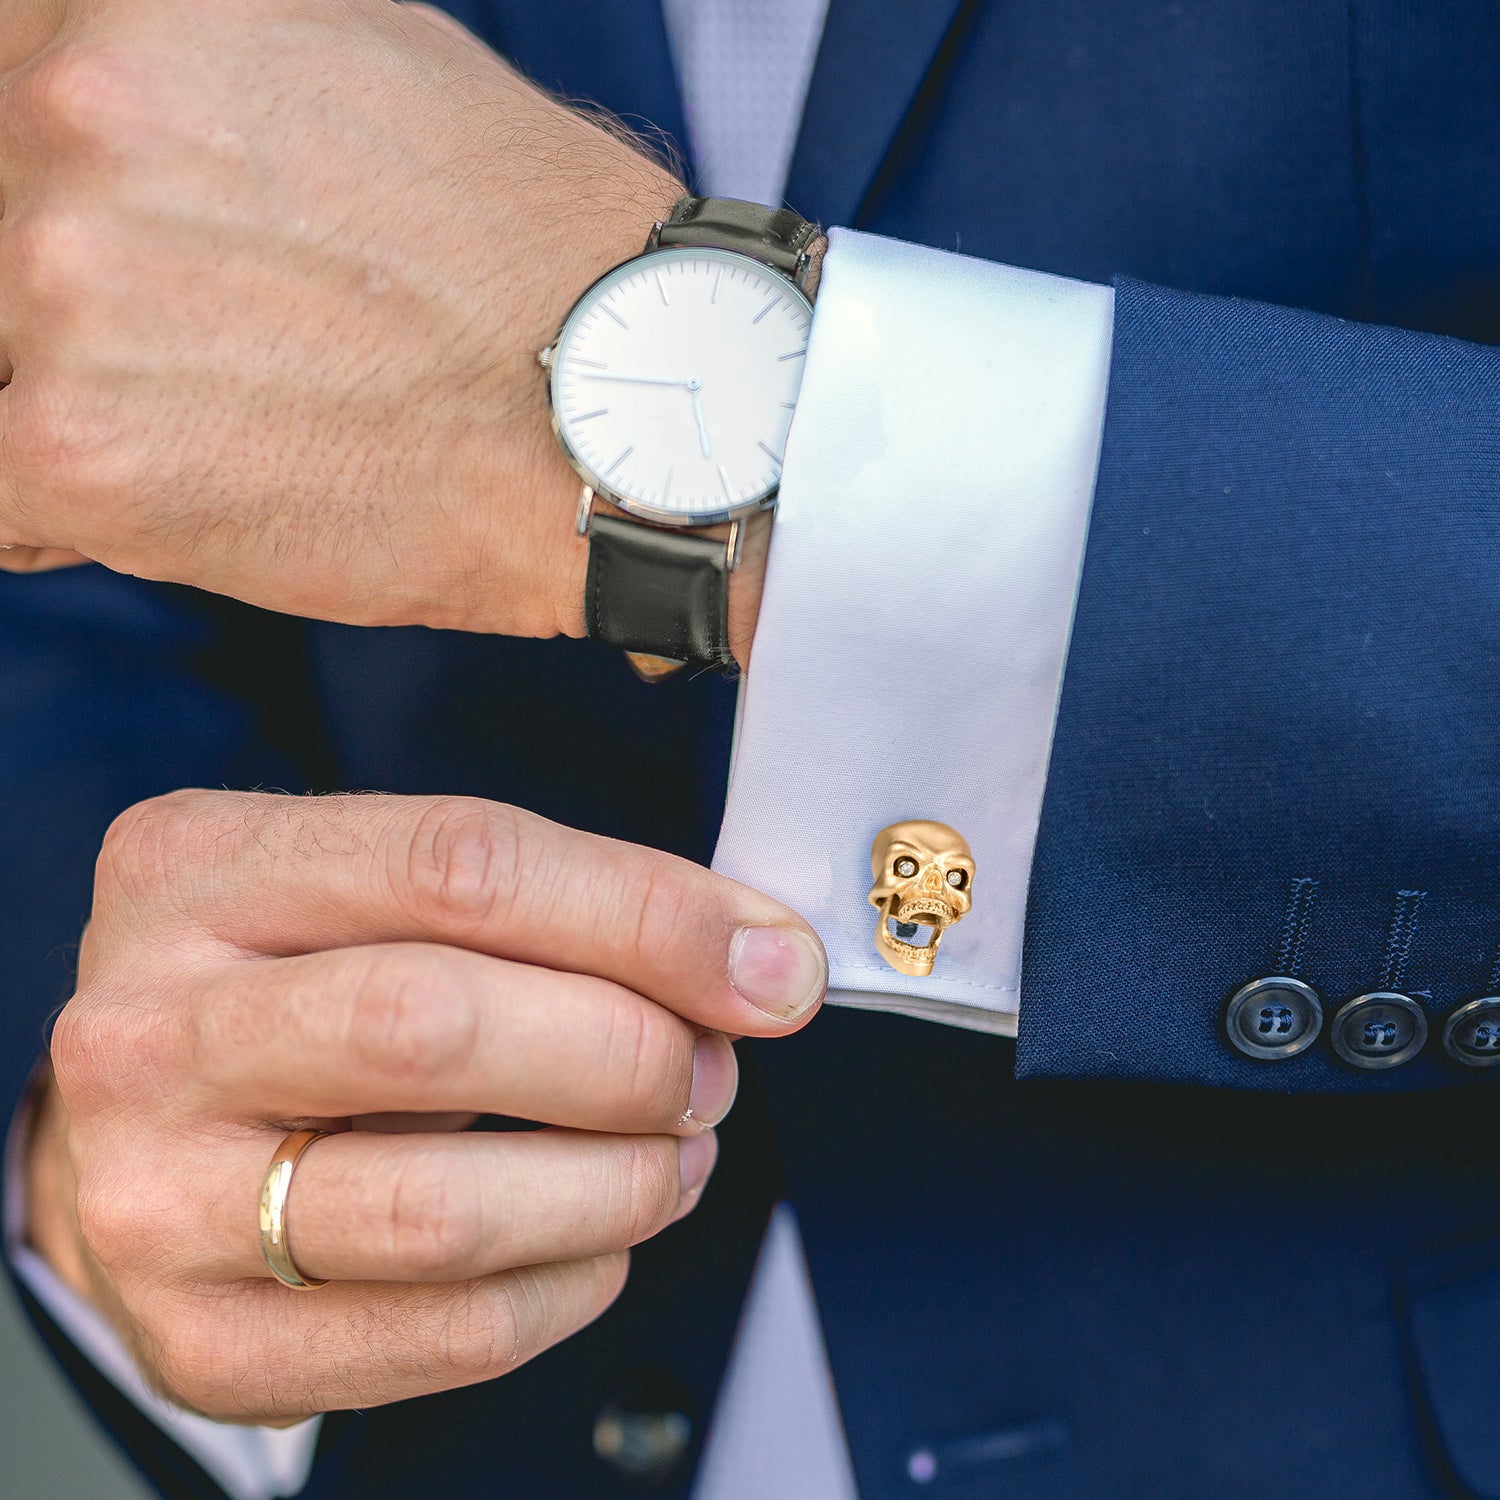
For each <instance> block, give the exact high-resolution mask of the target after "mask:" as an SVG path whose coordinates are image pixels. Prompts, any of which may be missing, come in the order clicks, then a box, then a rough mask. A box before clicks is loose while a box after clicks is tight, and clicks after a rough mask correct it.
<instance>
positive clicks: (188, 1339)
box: [143, 1316, 247, 1420]
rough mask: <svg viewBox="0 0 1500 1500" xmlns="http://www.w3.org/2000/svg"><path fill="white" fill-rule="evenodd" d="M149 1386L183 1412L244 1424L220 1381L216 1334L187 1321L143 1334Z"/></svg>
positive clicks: (175, 1321)
mask: <svg viewBox="0 0 1500 1500" xmlns="http://www.w3.org/2000/svg"><path fill="white" fill-rule="evenodd" d="M143 1342H144V1343H145V1344H146V1346H147V1351H148V1355H147V1364H148V1369H149V1374H150V1378H151V1383H152V1384H153V1385H155V1386H156V1387H157V1389H158V1390H159V1391H160V1392H161V1393H162V1394H163V1395H164V1396H166V1397H167V1398H168V1399H169V1400H170V1401H172V1402H174V1403H175V1404H176V1405H178V1406H180V1407H183V1408H184V1409H186V1410H187V1411H193V1412H198V1413H200V1414H201V1415H203V1416H207V1417H212V1418H216V1419H221V1420H234V1419H236V1418H238V1419H239V1420H244V1418H245V1416H246V1415H247V1413H246V1412H245V1411H244V1410H243V1409H242V1408H241V1407H240V1405H239V1404H238V1403H237V1402H235V1401H234V1400H232V1399H231V1397H230V1393H229V1392H228V1391H226V1390H225V1382H224V1380H223V1378H222V1369H221V1365H222V1359H223V1356H222V1354H221V1352H220V1349H219V1336H218V1333H217V1330H216V1329H215V1328H213V1327H211V1326H209V1325H207V1324H206V1323H200V1322H199V1321H198V1320H196V1319H193V1318H190V1317H182V1316H179V1317H176V1318H173V1319H171V1320H170V1321H167V1322H164V1323H163V1324H162V1326H160V1327H158V1328H157V1329H155V1330H153V1331H149V1332H147V1333H146V1336H145V1338H144V1339H143Z"/></svg>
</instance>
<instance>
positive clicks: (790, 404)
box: [781, 401, 797, 411]
mask: <svg viewBox="0 0 1500 1500" xmlns="http://www.w3.org/2000/svg"><path fill="white" fill-rule="evenodd" d="M781 409H782V411H796V410H797V403H796V402H795V401H783V402H782V403H781Z"/></svg>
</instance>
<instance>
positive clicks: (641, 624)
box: [584, 197, 819, 678]
mask: <svg viewBox="0 0 1500 1500" xmlns="http://www.w3.org/2000/svg"><path fill="white" fill-rule="evenodd" d="M818 233H819V230H818V226H817V225H816V224H810V223H808V221H807V220H806V219H803V218H800V217H799V216H798V215H797V214H794V213H792V212H790V211H789V210H787V209H773V208H764V207H762V206H761V205H760V204H758V203H741V202H739V201H737V200H736V199H733V198H693V197H686V198H681V199H679V200H678V202H677V205H676V207H674V208H673V210H672V213H671V216H670V217H669V218H668V219H666V220H665V221H664V222H663V223H662V224H661V226H660V228H659V229H656V230H654V231H653V233H652V237H651V239H650V241H648V243H647V247H646V248H647V250H648V251H649V250H654V249H672V248H676V247H680V246H692V247H702V248H706V249H718V250H734V251H737V252H738V253H739V254H741V255H746V256H750V257H752V258H753V259H755V260H758V261H760V262H762V263H763V264H765V265H768V266H770V267H772V268H773V269H774V270H777V271H779V272H781V273H782V274H783V275H784V276H786V277H788V278H789V279H791V280H793V281H797V282H799V283H800V281H801V279H802V277H803V275H804V273H805V272H806V270H807V252H808V247H809V246H810V245H811V244H812V243H813V241H814V240H815V239H816V237H817V235H818ZM586 499H587V497H586ZM588 537H589V569H588V582H587V585H586V589H587V592H586V594H585V598H584V616H585V620H586V623H587V628H588V633H589V635H590V636H592V637H593V638H594V639H595V640H599V641H604V642H606V643H607V644H609V645H611V646H614V647H617V648H618V649H619V650H621V651H625V652H628V653H630V654H631V655H632V657H635V658H640V657H649V658H652V659H653V660H652V665H651V668H650V670H647V669H646V667H645V666H644V664H643V663H642V662H640V661H639V660H637V661H636V666H637V670H639V671H641V673H642V675H643V676H650V677H653V678H654V677H657V676H662V675H665V674H666V672H668V671H670V670H671V669H672V667H671V664H672V663H684V664H687V663H691V664H694V665H702V666H711V667H716V668H717V669H718V670H719V671H721V672H726V673H732V672H733V671H734V670H735V661H734V657H733V656H732V655H731V654H730V651H729V573H730V568H731V559H730V556H729V551H730V544H729V543H727V542H725V541H716V540H714V539H712V538H710V537H705V536H700V535H697V534H695V533H694V532H692V531H691V530H687V529H676V528H672V527H665V526H655V525H650V524H648V523H646V522H643V521H636V520H634V519H630V518H625V517H616V516H607V515H599V514H597V513H591V514H590V517H589V523H588Z"/></svg>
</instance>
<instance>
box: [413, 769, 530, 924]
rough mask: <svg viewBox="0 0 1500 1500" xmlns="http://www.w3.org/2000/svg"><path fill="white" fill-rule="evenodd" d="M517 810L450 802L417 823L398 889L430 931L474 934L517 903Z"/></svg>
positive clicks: (437, 805) (445, 800)
mask: <svg viewBox="0 0 1500 1500" xmlns="http://www.w3.org/2000/svg"><path fill="white" fill-rule="evenodd" d="M521 867H522V866H521V817H520V815H519V814H518V813H517V811H516V809H515V808H512V807H508V806H506V805H505V804H504V803H499V802H483V801H480V800H479V799H477V798H471V797H444V798H440V799H439V800H437V801H436V802H434V803H433V804H432V805H431V806H429V807H428V808H427V809H426V810H425V811H424V812H423V813H422V815H421V817H420V818H419V819H418V820H417V825H416V827H415V828H414V829H413V831H412V836H411V841H410V844H409V846H408V847H407V851H406V864H405V868H404V870H400V871H397V872H395V873H396V875H397V877H398V884H399V886H400V887H401V889H402V890H403V891H404V892H405V894H406V898H407V900H408V901H409V902H410V903H411V906H412V909H413V914H414V915H415V917H416V918H417V920H418V921H419V922H420V923H421V924H422V925H423V926H424V927H430V928H437V929H439V930H447V929H450V928H455V929H457V930H460V931H472V929H473V928H475V927H477V926H479V925H480V924H481V923H484V922H486V921H487V920H489V919H490V918H492V917H493V916H494V915H495V913H496V911H497V909H498V908H501V907H502V906H503V904H504V903H505V902H507V901H508V900H510V899H511V897H512V896H513V894H514V891H515V887H516V881H517V876H518V874H519V872H520V870H521Z"/></svg>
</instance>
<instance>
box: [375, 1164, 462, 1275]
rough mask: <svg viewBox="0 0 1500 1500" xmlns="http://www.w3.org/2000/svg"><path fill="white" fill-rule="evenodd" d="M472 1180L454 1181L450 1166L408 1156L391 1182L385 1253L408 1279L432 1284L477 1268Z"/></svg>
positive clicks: (396, 1169)
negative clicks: (401, 1269)
mask: <svg viewBox="0 0 1500 1500" xmlns="http://www.w3.org/2000/svg"><path fill="white" fill-rule="evenodd" d="M476 1186H477V1185H476V1184H475V1183H474V1182H473V1181H472V1179H466V1178H464V1177H463V1175H462V1174H459V1175H458V1176H457V1178H455V1167H454V1164H453V1163H452V1162H451V1161H447V1160H443V1159H440V1158H437V1157H435V1156H434V1157H429V1156H427V1155H426V1154H424V1153H418V1154H416V1155H412V1156H408V1157H406V1158H405V1159H403V1161H402V1162H401V1164H400V1165H399V1166H398V1167H396V1168H395V1170H394V1173H393V1176H392V1179H391V1203H390V1213H389V1217H388V1219H387V1222H386V1238H387V1245H386V1250H387V1253H388V1255H389V1256H390V1258H391V1262H392V1264H394V1265H398V1266H401V1267H402V1268H403V1270H404V1271H405V1272H407V1273H409V1274H410V1275H411V1276H412V1277H413V1278H414V1279H416V1280H419V1281H437V1280H442V1279H444V1278H446V1277H449V1276H453V1275H457V1274H463V1273H465V1272H467V1271H469V1270H471V1269H473V1268H477V1267H478V1266H479V1263H480V1259H481V1256H482V1252H483V1249H484V1245H483V1232H482V1228H481V1225H480V1222H479V1216H478V1214H477V1213H476V1212H475V1188H476Z"/></svg>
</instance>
